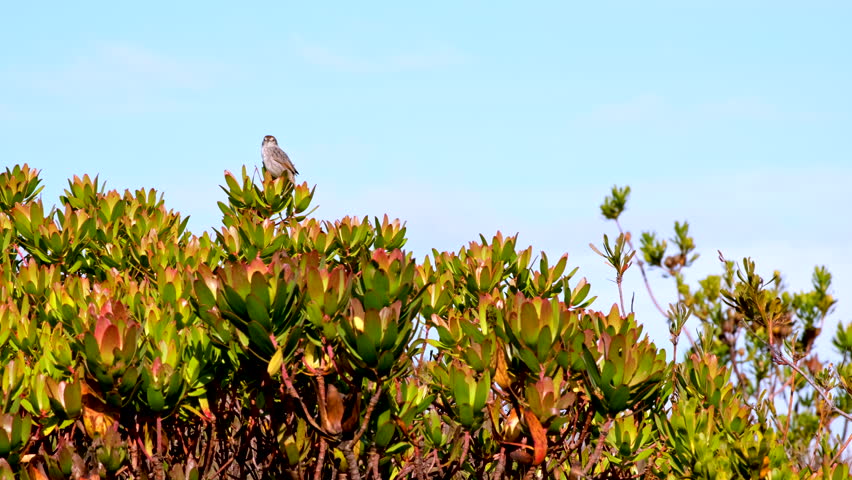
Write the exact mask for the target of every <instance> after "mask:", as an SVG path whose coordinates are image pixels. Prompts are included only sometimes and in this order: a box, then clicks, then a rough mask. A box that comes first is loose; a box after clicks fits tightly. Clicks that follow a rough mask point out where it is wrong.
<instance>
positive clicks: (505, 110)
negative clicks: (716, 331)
mask: <svg viewBox="0 0 852 480" xmlns="http://www.w3.org/2000/svg"><path fill="white" fill-rule="evenodd" d="M177 3H178V2H168V3H166V2H149V3H148V4H146V5H145V6H144V7H142V6H127V5H122V4H120V3H116V2H110V3H106V2H103V3H100V4H98V3H97V2H86V4H85V5H81V4H67V3H66V4H61V5H55V6H53V7H50V8H51V12H50V13H45V12H46V11H47V8H48V7H47V6H46V5H44V4H39V5H37V6H36V5H33V6H29V5H25V4H24V2H15V3H12V4H9V5H6V6H4V8H3V12H2V15H0V159H2V161H3V163H4V164H5V165H11V164H14V163H23V162H26V163H29V164H30V165H32V166H35V167H37V168H40V169H43V172H44V173H43V178H44V180H45V184H46V189H45V192H44V199H45V201H46V202H47V203H54V202H55V201H56V199H57V197H58V195H59V194H60V193H61V191H62V189H63V188H64V187H65V185H66V179H67V178H69V177H71V176H72V175H74V174H83V173H89V174H100V176H101V178H102V179H104V180H106V181H107V184H108V186H109V187H110V188H116V189H120V190H123V189H125V188H138V187H154V188H156V189H158V190H160V191H162V192H164V194H165V198H166V202H167V204H168V205H169V206H170V207H171V208H175V209H177V210H180V211H181V212H183V213H185V214H189V215H191V217H192V220H191V223H190V225H191V228H192V229H193V230H194V231H197V232H201V231H202V230H204V229H206V228H210V227H212V226H215V225H217V223H218V221H219V219H220V217H219V213H218V209H217V208H216V206H215V202H216V201H218V200H221V199H222V197H223V195H222V192H221V190H220V189H219V187H218V185H219V184H220V183H222V173H223V171H224V170H225V169H229V170H232V171H238V170H239V169H240V168H241V166H242V165H243V164H247V165H249V166H252V167H253V166H254V165H257V164H258V163H259V147H260V142H261V140H262V138H263V136H264V135H267V134H272V135H276V136H277V137H278V139H279V142H280V143H281V145H282V146H283V147H284V149H285V150H286V151H287V152H288V153H289V154H290V156H291V158H292V159H293V161H294V163H295V164H296V166H297V168H298V169H299V171H300V172H301V176H300V179H301V180H302V181H307V182H308V183H310V184H311V185H313V184H316V185H318V187H317V196H316V198H317V203H318V204H319V205H320V209H319V210H318V212H317V215H318V216H320V217H322V218H327V219H334V218H339V217H340V216H342V215H345V214H356V215H371V216H372V215H381V214H383V213H388V214H390V215H391V216H393V217H399V218H401V219H403V220H405V221H407V222H408V229H409V230H408V231H409V237H410V241H409V248H410V249H412V250H413V251H414V252H415V253H417V254H418V255H423V254H426V253H428V252H429V250H430V249H431V248H433V247H434V248H437V249H439V250H456V249H458V248H459V247H460V246H461V245H462V244H464V243H466V242H468V241H471V240H474V239H476V238H478V234H479V233H484V234H486V235H487V236H490V235H491V234H493V233H494V232H495V231H496V230H498V229H499V230H502V231H503V232H504V233H515V232H520V243H521V244H522V245H533V246H534V248H535V249H536V250H545V251H547V252H548V253H549V254H551V255H559V254H561V253H563V252H568V253H569V263H570V264H572V265H575V266H579V267H580V274H581V275H585V276H587V277H588V279H589V280H590V281H591V282H592V284H593V288H594V291H596V292H597V293H598V294H599V295H600V300H599V301H598V304H597V306H598V308H601V309H608V307H609V305H610V304H611V302H613V301H614V300H615V299H617V294H616V290H615V287H614V284H613V282H612V278H613V275H612V274H611V272H609V271H607V270H606V267H605V266H604V265H603V263H602V260H601V259H600V258H597V257H596V256H595V255H594V254H593V253H592V252H591V250H590V249H589V247H588V244H589V243H590V242H595V243H600V239H601V236H602V234H603V233H609V234H612V233H613V232H614V226H613V225H612V224H609V223H606V222H605V221H604V220H603V219H602V218H601V216H600V213H599V210H598V205H599V204H600V202H601V200H602V199H603V197H604V195H606V194H607V193H608V191H609V188H610V187H611V186H612V185H613V184H619V185H625V184H629V185H630V186H631V187H632V188H633V192H634V193H633V198H632V201H631V203H630V205H629V208H628V212H627V213H626V214H625V217H624V218H623V222H624V225H625V226H626V227H627V228H629V229H631V230H633V231H634V233H635V234H637V235H638V233H639V232H640V231H642V230H657V231H659V232H660V233H661V234H662V235H664V236H665V237H670V236H671V231H672V224H673V222H674V220H688V221H689V222H690V224H691V225H692V231H693V233H694V236H695V238H696V243H697V245H698V249H699V252H700V253H701V254H702V258H701V260H700V261H699V262H698V264H697V265H696V266H695V268H694V269H693V271H692V272H691V273H690V274H689V278H692V279H697V278H700V277H702V276H704V275H706V274H707V273H715V272H716V271H717V270H718V262H717V261H716V250H721V251H722V252H723V253H724V254H725V255H726V256H727V257H728V258H741V257H743V256H746V255H748V256H752V257H754V258H755V259H756V260H757V262H758V268H759V269H760V270H761V271H762V272H765V273H766V274H767V276H768V275H771V271H772V270H773V269H780V270H781V271H782V272H784V273H785V274H786V280H787V283H788V284H789V285H790V286H791V287H792V288H793V289H796V290H798V289H803V288H806V287H807V286H808V285H809V281H810V274H811V271H812V269H813V266H814V265H822V264H824V265H827V266H828V267H829V269H830V270H831V271H832V272H833V274H834V276H835V287H834V290H835V294H836V296H837V297H839V299H840V301H841V302H840V305H839V307H838V309H837V313H836V314H835V315H834V316H833V318H832V320H833V322H832V323H831V324H830V325H829V328H830V329H831V330H832V331H833V328H834V324H835V323H836V321H837V320H843V321H844V322H846V321H849V320H850V312H852V307H850V306H852V301H850V300H847V298H848V295H847V292H852V255H850V254H852V248H850V246H849V245H850V242H849V238H850V235H852V221H850V216H849V215H850V214H849V208H850V206H852V202H850V201H849V194H848V192H849V189H850V187H849V184H850V181H852V135H850V132H852V93H850V85H852V61H850V54H849V46H850V45H852V31H851V30H850V29H849V28H848V25H849V24H850V21H851V20H852V6H850V4H848V3H846V2H807V5H806V4H805V3H803V2H784V1H776V2H757V1H755V2H690V4H689V5H684V4H683V3H685V2H641V3H639V2H636V3H631V4H628V3H627V2H607V3H600V2H599V3H595V4H594V6H589V5H592V3H591V2H584V3H583V5H580V4H579V2H577V3H576V4H573V5H572V4H569V3H568V2H541V3H537V4H535V5H534V6H530V5H526V6H524V7H519V6H517V4H510V3H509V2H502V3H499V2H430V3H429V4H428V6H426V5H425V4H424V5H415V4H411V5H407V4H402V2H395V3H391V2H384V3H374V4H365V3H363V2H361V3H357V4H355V3H348V4H342V3H341V4H336V5H327V6H323V7H321V6H308V5H310V4H309V3H308V2H299V3H295V2H293V3H290V4H285V3H283V2H268V3H255V4H253V5H251V6H248V5H241V6H235V5H233V4H231V5H228V6H223V7H219V6H218V5H217V3H218V2H204V3H201V2H180V4H177ZM652 277H653V278H654V279H655V280H654V286H655V289H656V291H657V296H658V297H660V299H661V301H663V302H668V301H672V299H673V295H674V289H673V286H672V285H671V283H670V281H667V280H664V279H661V278H658V277H659V276H658V275H653V274H652ZM625 286H626V289H627V291H628V296H629V294H630V292H633V291H635V292H636V303H635V306H636V310H637V313H638V315H639V320H640V321H641V322H643V323H645V324H646V325H648V329H649V331H650V333H651V335H652V337H653V338H654V339H655V340H656V341H657V343H658V345H666V344H667V343H668V342H667V340H666V337H667V335H666V333H665V328H664V327H663V321H662V319H661V318H660V316H659V315H658V314H657V313H656V311H654V310H653V309H652V308H651V306H650V302H649V301H648V300H647V296H646V295H645V293H644V291H643V287H642V285H641V282H640V277H639V275H638V271H634V272H632V275H631V273H630V272H628V278H627V279H626V285H625ZM826 340H827V338H826ZM825 346H826V347H828V345H827V344H826V345H825ZM824 351H828V348H826V349H825V350H824Z"/></svg>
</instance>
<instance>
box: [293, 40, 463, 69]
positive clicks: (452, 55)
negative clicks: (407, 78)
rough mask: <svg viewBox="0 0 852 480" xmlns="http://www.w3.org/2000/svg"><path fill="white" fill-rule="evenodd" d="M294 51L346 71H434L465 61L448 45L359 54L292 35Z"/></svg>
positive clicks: (310, 59) (322, 64)
mask: <svg viewBox="0 0 852 480" xmlns="http://www.w3.org/2000/svg"><path fill="white" fill-rule="evenodd" d="M292 42H293V45H294V48H295V51H296V53H297V54H298V55H299V56H300V57H302V59H304V60H305V61H306V62H308V63H310V64H312V65H316V66H320V67H324V68H329V69H331V70H337V71H341V72H349V73H394V72H405V71H420V70H435V69H442V68H448V67H452V66H456V65H461V64H463V63H465V61H466V58H465V56H464V55H463V54H462V53H461V52H459V51H458V50H456V49H455V48H452V47H450V46H446V45H433V46H430V47H429V48H424V49H412V50H408V51H405V52H402V53H398V54H395V55H383V56H361V55H355V54H346V53H341V52H339V51H337V50H335V49H332V48H329V47H327V46H324V45H320V44H317V43H314V42H310V41H306V40H304V39H303V38H302V37H299V36H294V37H293V40H292Z"/></svg>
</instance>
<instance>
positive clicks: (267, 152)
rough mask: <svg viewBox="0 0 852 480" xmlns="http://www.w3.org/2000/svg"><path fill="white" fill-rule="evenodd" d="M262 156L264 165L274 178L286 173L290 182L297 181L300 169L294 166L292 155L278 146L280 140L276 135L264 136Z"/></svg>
mask: <svg viewBox="0 0 852 480" xmlns="http://www.w3.org/2000/svg"><path fill="white" fill-rule="evenodd" d="M260 156H261V158H263V166H264V167H265V168H266V171H268V172H269V173H270V175H272V178H278V177H280V176H281V175H286V176H287V178H288V179H289V180H290V183H295V176H296V175H298V174H299V171H298V170H296V167H294V166H293V162H291V161H290V157H288V156H287V154H286V153H284V150H281V147H279V146H278V140H276V139H275V137H273V136H272V135H267V136H265V137H263V144H262V145H261V148H260Z"/></svg>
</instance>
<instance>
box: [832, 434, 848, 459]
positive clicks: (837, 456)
mask: <svg viewBox="0 0 852 480" xmlns="http://www.w3.org/2000/svg"><path fill="white" fill-rule="evenodd" d="M850 442H852V435H849V437H848V438H847V439H846V441H845V442H843V446H842V447H840V450H838V451H837V455H835V456H834V458H832V459H831V464H832V465H834V464H835V463H837V461H838V460H840V456H841V455H843V451H844V450H846V447H848V446H849V443H850Z"/></svg>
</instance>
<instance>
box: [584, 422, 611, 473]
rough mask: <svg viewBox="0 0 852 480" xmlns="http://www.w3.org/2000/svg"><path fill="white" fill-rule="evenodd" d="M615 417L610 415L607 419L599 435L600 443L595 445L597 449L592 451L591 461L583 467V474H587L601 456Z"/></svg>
mask: <svg viewBox="0 0 852 480" xmlns="http://www.w3.org/2000/svg"><path fill="white" fill-rule="evenodd" d="M612 422H613V418H612V417H610V418H608V419H607V421H606V423H604V424H603V427H601V434H600V435H598V444H597V445H595V451H594V452H592V455H591V456H590V457H589V461H588V462H586V467H585V468H584V469H583V475H584V476H585V475H587V474H588V473H589V472H590V471H591V470H592V467H594V465H595V464H596V463H597V462H598V460H599V459H600V458H601V453H603V446H604V442H605V441H606V436H607V434H608V433H609V429H610V428H612Z"/></svg>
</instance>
